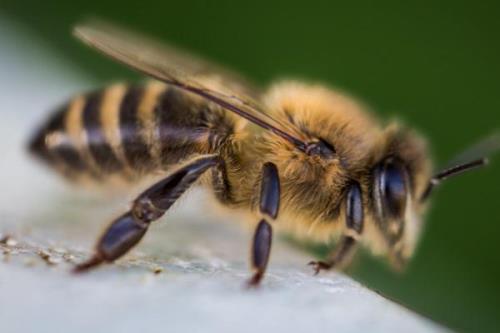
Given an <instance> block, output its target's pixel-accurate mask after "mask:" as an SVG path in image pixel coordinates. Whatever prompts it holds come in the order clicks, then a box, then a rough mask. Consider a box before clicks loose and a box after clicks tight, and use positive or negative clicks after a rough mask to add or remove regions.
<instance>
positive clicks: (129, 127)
mask: <svg viewBox="0 0 500 333" xmlns="http://www.w3.org/2000/svg"><path fill="white" fill-rule="evenodd" d="M143 94H144V88H143V87H139V86H136V87H130V88H129V89H128V90H127V93H126V94H125V96H124V97H123V99H122V102H121V104H120V137H121V141H122V147H123V152H124V154H125V158H126V159H127V162H128V163H129V165H130V167H131V168H133V169H134V170H141V169H144V168H145V167H147V166H148V165H150V164H151V160H152V158H151V154H150V152H149V147H148V145H147V144H146V141H145V140H144V136H143V135H142V133H141V132H142V129H143V127H142V125H141V123H140V119H139V117H138V112H139V104H140V103H141V98H142V96H143Z"/></svg>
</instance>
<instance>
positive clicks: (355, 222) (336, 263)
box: [309, 183, 364, 274]
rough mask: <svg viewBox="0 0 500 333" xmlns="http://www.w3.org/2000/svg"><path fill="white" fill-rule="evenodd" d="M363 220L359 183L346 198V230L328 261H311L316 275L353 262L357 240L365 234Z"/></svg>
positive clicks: (351, 186) (351, 188)
mask: <svg viewBox="0 0 500 333" xmlns="http://www.w3.org/2000/svg"><path fill="white" fill-rule="evenodd" d="M363 218H364V217H363V200H362V197H361V187H360V186H359V184H358V183H353V184H351V185H350V187H349V191H348V192H347V196H346V221H345V222H346V230H345V232H344V234H343V235H342V237H341V238H340V240H339V243H338V244H337V247H336V248H335V249H334V250H333V252H332V253H331V254H330V255H329V256H328V258H327V260H326V261H311V262H310V263H309V265H311V266H312V267H313V269H314V272H315V274H318V273H319V272H320V271H321V270H328V269H332V268H342V267H343V266H345V265H346V264H347V263H349V262H350V261H351V259H352V257H353V255H354V252H355V251H356V247H357V240H358V238H359V237H360V236H361V233H362V232H363V222H364V221H363Z"/></svg>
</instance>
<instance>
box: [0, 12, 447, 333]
mask: <svg viewBox="0 0 500 333" xmlns="http://www.w3.org/2000/svg"><path fill="white" fill-rule="evenodd" d="M0 45H2V52H0V73H2V75H1V76H0V92H2V95H1V99H0V101H1V102H0V103H1V104H0V105H2V107H1V116H2V118H1V119H2V121H1V125H0V135H1V137H0V152H1V154H2V155H1V157H0V177H1V178H0V183H1V184H2V191H0V233H4V234H12V235H13V239H14V240H15V242H12V241H11V242H10V245H0V256H2V253H3V260H2V261H1V262H0V295H1V298H2V301H1V310H0V323H1V330H2V332H33V331H36V332H154V331H158V332H232V331H237V332H252V333H255V332H392V331H404V332H435V331H443V330H444V329H443V328H441V327H439V326H437V325H435V324H433V323H431V322H429V321H428V320H426V319H424V318H421V317H419V316H418V315H416V314H414V313H412V312H410V311H408V310H406V309H404V308H402V307H400V306H399V305H397V304H394V303H392V302H390V301H388V300H386V299H384V298H382V297H381V296H379V295H377V294H375V293H373V292H371V291H369V290H367V289H366V288H363V287H362V286H361V285H359V284H358V283H356V282H354V281H352V280H351V279H350V278H348V277H345V276H343V275H340V274H336V273H329V274H323V275H321V276H320V277H313V276H312V274H311V270H310V268H308V267H306V265H305V264H306V263H307V262H308V261H309V260H310V259H312V258H310V257H308V256H306V255H304V254H302V253H297V251H296V250H293V249H290V248H288V247H287V246H286V244H282V243H280V242H279V241H277V242H275V246H274V248H273V254H272V258H271V265H270V269H269V272H268V274H267V276H266V279H265V282H264V284H263V286H262V288H261V289H259V290H246V289H245V288H244V287H243V286H244V282H245V280H246V279H247V278H248V276H249V272H248V270H247V257H248V255H247V253H248V252H247V251H248V245H249V240H250V234H249V233H248V232H245V231H244V230H240V228H238V225H237V224H236V225H235V224H234V223H232V221H233V220H234V219H237V217H227V218H224V219H223V218H218V217H215V216H207V215H208V214H207V213H203V214H200V212H201V211H202V210H203V211H205V210H206V209H208V208H205V206H204V197H203V194H201V193H199V192H194V193H191V194H192V196H191V197H190V198H187V199H185V200H183V202H182V203H181V204H180V205H178V206H177V207H175V208H176V209H175V211H173V212H169V214H168V216H167V217H166V218H165V219H163V220H162V222H160V223H157V224H155V225H154V226H153V227H152V228H151V229H152V230H150V232H149V233H148V235H147V236H146V239H145V240H144V242H143V243H142V244H141V246H140V247H139V249H138V250H136V251H134V252H133V253H132V254H131V255H130V256H128V257H127V258H126V259H125V260H123V261H121V262H119V263H118V264H116V265H111V266H107V267H105V268H102V269H100V270H98V271H95V272H93V273H91V274H88V275H83V276H73V275H71V274H70V273H69V268H70V265H71V262H74V261H75V260H77V261H79V260H82V259H83V258H84V257H85V256H87V255H88V254H89V252H88V249H90V247H91V246H92V244H93V242H94V239H95V237H96V236H97V235H98V232H99V230H100V229H101V228H102V226H104V224H105V223H106V221H107V220H108V218H109V217H110V216H113V215H114V214H115V213H117V212H119V211H120V209H123V208H124V207H126V202H127V199H131V194H128V195H126V198H125V199H123V198H122V199H120V200H118V199H115V200H114V201H110V200H109V199H104V198H103V197H102V196H97V197H93V196H90V195H88V194H86V193H82V192H78V191H71V190H69V189H68V188H66V187H65V186H64V185H63V183H62V182H61V181H60V180H58V179H57V178H56V177H54V176H53V175H51V174H50V173H48V172H47V171H45V170H44V169H43V168H42V166H40V165H38V164H37V163H35V162H34V161H30V160H29V159H28V158H27V157H26V155H25V153H24V149H23V142H25V141H26V139H27V138H28V136H29V133H30V130H31V129H33V128H34V127H35V126H36V124H37V121H40V120H41V119H42V118H43V116H44V115H46V114H47V110H50V109H51V108H52V107H53V106H54V105H57V104H58V103H60V102H61V101H62V100H64V99H65V98H66V97H67V96H68V95H69V94H71V93H72V92H75V91H78V90H80V89H83V88H87V87H89V86H91V84H90V80H86V81H85V80H84V76H83V75H81V73H77V72H76V71H75V69H74V68H71V67H70V66H69V65H68V64H67V63H66V62H64V61H62V60H61V59H59V58H58V55H57V54H54V53H50V52H48V51H47V50H46V49H45V48H44V46H43V43H40V42H35V41H33V40H32V39H30V38H28V37H27V36H26V35H25V34H19V33H18V32H17V30H16V34H14V30H13V27H12V26H11V25H8V21H7V20H5V19H4V18H3V17H2V16H1V15H0ZM193 207H197V209H193ZM202 215H203V217H202ZM206 219H211V220H213V219H221V220H223V221H222V222H221V223H209V222H208V221H205V220H206ZM0 238H1V237H0ZM40 253H42V255H41V254H40ZM44 254H48V255H49V257H50V258H49V259H48V260H49V261H51V262H52V264H49V263H47V259H46V260H44V259H43V258H42V256H43V255H44ZM158 267H161V268H162V269H163V272H161V273H160V274H154V273H153V270H155V269H157V268H158Z"/></svg>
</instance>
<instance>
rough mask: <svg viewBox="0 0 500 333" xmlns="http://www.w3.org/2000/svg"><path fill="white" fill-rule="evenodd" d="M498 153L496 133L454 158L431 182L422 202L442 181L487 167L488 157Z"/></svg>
mask: <svg viewBox="0 0 500 333" xmlns="http://www.w3.org/2000/svg"><path fill="white" fill-rule="evenodd" d="M498 151H500V133H494V134H492V135H490V136H488V137H487V138H485V139H483V140H481V141H479V143H477V144H475V145H473V146H472V147H471V148H469V149H467V150H465V151H464V152H462V153H461V154H459V155H458V156H457V157H455V158H453V159H452V160H451V162H449V163H448V164H447V166H445V167H444V168H442V169H441V171H439V172H438V173H437V174H436V175H434V176H433V177H432V178H431V179H430V180H429V184H428V185H427V188H426V189H425V191H424V193H423V194H422V196H421V197H420V201H421V202H422V201H425V200H426V199H427V198H428V197H429V195H430V194H431V193H432V190H433V189H434V187H436V185H438V184H440V183H441V181H442V180H445V179H447V178H449V177H451V176H455V175H460V174H462V173H464V172H466V171H469V170H473V169H476V168H479V167H482V166H485V165H487V164H488V156H491V155H493V154H494V153H496V152H498Z"/></svg>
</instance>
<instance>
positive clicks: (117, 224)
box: [74, 155, 222, 272]
mask: <svg viewBox="0 0 500 333" xmlns="http://www.w3.org/2000/svg"><path fill="white" fill-rule="evenodd" d="M221 163H222V159H221V158H220V157H219V156H217V155H208V156H202V157H200V158H197V159H196V160H194V161H193V162H191V163H189V164H188V165H186V166H184V167H182V168H181V169H179V170H177V171H175V172H174V173H172V174H170V175H169V176H168V177H166V178H164V179H162V180H160V181H159V182H157V183H156V184H154V185H153V186H151V187H150V188H148V189H147V190H145V191H144V192H142V193H141V194H140V195H139V196H138V197H137V198H136V199H135V200H134V202H133V203H132V208H131V209H130V210H129V211H128V212H126V213H125V214H123V215H121V216H120V217H118V218H117V219H115V220H114V221H113V222H112V223H111V224H110V225H109V226H108V228H107V229H106V230H105V231H104V233H103V235H102V236H101V238H100V239H99V241H98V242H97V246H96V249H95V253H94V255H93V256H92V257H91V258H90V259H89V260H88V261H86V262H84V263H82V264H80V265H77V266H76V267H75V269H74V271H75V272H82V271H85V270H88V269H89V268H92V267H94V266H97V265H99V264H101V263H103V262H112V261H114V260H116V259H118V258H119V257H121V256H123V255H124V254H125V253H127V252H128V251H129V250H130V249H131V248H132V247H133V246H135V245H136V244H137V243H138V242H139V241H140V240H141V239H142V237H143V236H144V234H145V233H146V231H147V230H148V227H149V225H150V223H151V222H153V221H156V220H158V219H159V218H160V217H161V216H163V214H165V212H166V211H167V210H168V209H169V208H170V206H172V204H173V203H174V202H175V201H176V200H177V199H178V198H179V197H180V196H181V195H182V194H183V193H184V192H185V191H186V190H187V189H188V188H189V186H190V185H192V184H193V183H194V182H195V181H196V180H197V179H198V178H199V177H200V176H201V175H202V174H203V173H204V172H205V171H206V170H208V169H209V168H212V167H215V166H217V165H219V164H221Z"/></svg>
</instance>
